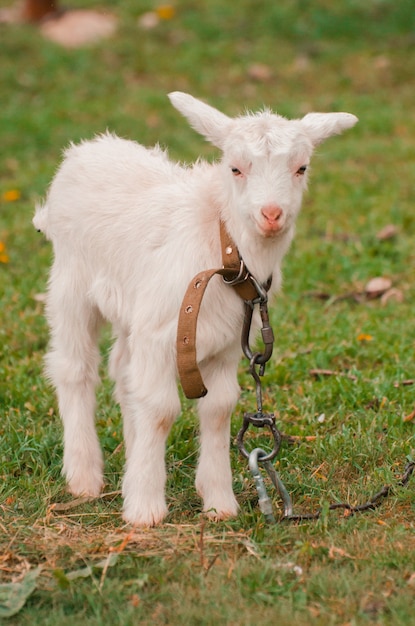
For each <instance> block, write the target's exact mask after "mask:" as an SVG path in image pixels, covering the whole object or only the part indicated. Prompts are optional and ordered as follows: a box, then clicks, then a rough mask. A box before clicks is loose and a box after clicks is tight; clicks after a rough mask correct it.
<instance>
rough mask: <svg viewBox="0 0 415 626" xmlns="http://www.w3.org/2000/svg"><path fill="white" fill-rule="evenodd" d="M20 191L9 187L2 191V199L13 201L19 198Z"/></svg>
mask: <svg viewBox="0 0 415 626" xmlns="http://www.w3.org/2000/svg"><path fill="white" fill-rule="evenodd" d="M20 195H21V194H20V191H19V190H18V189H9V190H8V191H5V192H4V193H3V200H4V201H5V202H15V201H16V200H19V198H20Z"/></svg>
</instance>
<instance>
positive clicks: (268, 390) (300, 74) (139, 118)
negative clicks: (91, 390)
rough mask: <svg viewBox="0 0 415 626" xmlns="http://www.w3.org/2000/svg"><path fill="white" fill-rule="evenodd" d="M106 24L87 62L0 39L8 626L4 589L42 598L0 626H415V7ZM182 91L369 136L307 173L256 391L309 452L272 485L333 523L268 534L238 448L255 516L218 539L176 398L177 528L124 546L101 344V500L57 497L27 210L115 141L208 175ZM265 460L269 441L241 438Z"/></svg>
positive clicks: (27, 39)
mask: <svg viewBox="0 0 415 626" xmlns="http://www.w3.org/2000/svg"><path fill="white" fill-rule="evenodd" d="M7 4H8V2H6V1H5V0H0V7H5V6H7ZM68 4H69V5H70V6H71V7H75V6H82V7H94V6H95V7H97V6H104V4H105V3H104V2H98V1H97V2H95V1H94V0H84V1H83V2H81V1H80V0H71V2H68ZM107 5H108V6H109V7H110V9H111V10H112V11H113V12H114V13H116V15H117V16H118V20H119V27H118V31H117V33H116V35H114V36H113V37H112V38H111V39H110V40H107V41H103V42H100V43H97V44H95V45H93V46H89V47H85V48H80V49H71V50H68V49H64V48H62V47H59V46H58V45H56V44H54V43H52V42H50V41H47V40H46V39H44V38H43V37H42V36H41V35H40V33H39V32H38V30H37V29H36V28H35V27H33V26H29V25H24V24H14V25H2V24H0V38H1V45H0V102H1V107H0V494H1V495H0V621H2V615H4V614H5V612H4V607H3V605H2V603H4V597H5V594H6V592H9V591H10V589H11V590H13V591H16V590H20V591H22V592H23V595H27V596H28V597H27V599H26V601H24V600H25V598H23V599H22V602H21V604H22V607H21V609H20V610H19V611H18V612H17V611H16V614H15V615H14V616H12V617H9V618H4V623H7V624H10V625H13V626H14V625H19V626H26V625H29V624H30V625H33V624H42V625H46V626H47V625H52V624H53V625H55V624H59V625H60V626H70V625H72V624H74V625H81V624H82V626H84V625H88V626H90V625H91V626H92V625H101V624H103V625H107V624H108V625H110V626H116V625H122V626H127V625H130V624H131V625H133V624H134V625H135V624H149V625H150V624H151V625H153V624H156V625H159V624H172V625H176V624H177V625H181V624H189V625H200V626H202V625H213V624H215V625H216V624H226V625H228V624H229V625H234V626H239V625H244V626H245V625H246V626H251V625H254V624H257V623H258V624H274V623H277V624H280V625H281V626H284V625H286V624H287V625H288V624H296V625H298V626H301V625H304V626H305V625H322V626H323V625H324V626H326V625H327V624H333V625H335V624H336V625H337V624H338V625H350V626H352V625H353V626H354V625H360V624H376V625H382V626H383V625H391V626H392V625H393V626H396V625H401V624H402V625H405V626H409V625H411V624H415V611H414V595H415V532H414V530H415V521H414V519H415V498H414V486H415V477H414V476H413V477H412V478H411V479H410V480H409V482H408V484H407V485H406V486H405V487H400V486H398V484H397V481H398V480H399V477H400V476H401V475H402V473H403V471H404V467H405V464H406V462H407V461H408V460H409V461H411V460H412V461H413V460H414V458H415V444H414V427H415V419H414V416H413V411H414V409H415V384H414V380H415V360H414V350H415V322H414V310H415V210H414V206H415V141H414V140H415V116H414V93H415V55H414V44H415V11H414V7H413V2H412V1H411V0H400V1H399V2H396V1H394V0H368V1H367V2H361V1H360V0H359V1H358V0H344V1H343V2H338V3H334V2H329V1H328V0H315V1H314V2H304V1H302V2H298V1H295V0H291V1H288V0H286V1H285V2H284V1H281V2H254V1H253V0H240V2H239V3H238V4H237V5H235V4H234V3H229V2H226V0H199V1H198V2H195V1H193V0H182V1H180V0H177V1H176V2H175V3H174V4H173V5H172V6H173V9H174V11H169V10H168V11H167V12H166V11H164V12H163V11H162V12H161V13H162V15H163V16H164V17H167V18H168V19H161V20H160V22H159V24H158V25H157V26H155V27H154V28H152V29H148V30H145V29H143V28H140V27H139V25H138V24H137V21H138V18H139V17H140V16H141V15H142V14H143V13H145V12H146V11H150V10H153V9H154V8H155V7H156V6H157V4H156V3H153V2H152V1H151V0H134V1H133V0H124V1H123V2H119V3H107ZM173 90H182V91H188V92H190V93H192V94H193V95H195V96H198V97H201V98H204V99H206V100H208V101H209V102H210V103H212V104H213V105H215V106H217V107H218V108H221V109H222V110H223V111H224V112H226V113H228V114H230V115H234V114H237V113H238V112H241V111H243V110H244V109H245V108H248V109H258V108H260V107H262V106H263V105H267V106H270V107H271V108H273V109H274V110H276V111H278V112H279V113H281V114H283V115H287V116H288V117H298V116H302V115H303V114H305V113H306V112H308V111H311V110H317V111H318V110H320V111H330V110H344V111H349V112H351V113H354V114H355V115H357V116H358V117H359V119H360V122H359V124H358V125H357V126H356V127H355V128H354V129H353V130H351V131H348V132H347V133H345V134H344V135H343V136H342V137H339V138H336V139H332V140H330V141H328V142H327V143H325V144H324V145H323V146H322V147H321V148H320V149H319V151H318V153H317V154H316V155H315V157H314V161H313V171H312V177H311V182H310V191H309V192H308V194H307V196H306V198H305V202H304V205H303V210H302V213H301V215H300V218H299V222H298V232H297V236H296V239H295V243H294V245H293V247H292V249H291V251H290V253H289V254H288V256H287V258H286V262H285V266H284V276H285V279H284V291H283V293H282V294H281V295H280V296H279V297H278V299H277V300H276V301H275V302H274V303H273V307H272V316H271V317H272V325H273V328H274V333H275V336H276V346H275V349H274V354H273V357H272V360H271V362H270V364H269V365H268V368H267V372H266V375H265V377H264V403H265V408H266V409H267V410H271V411H275V413H276V415H277V422H278V426H279V428H280V429H281V430H282V431H283V432H284V433H287V434H289V435H296V436H297V437H298V440H297V443H295V444H287V443H286V442H284V443H283V446H282V449H281V453H280V455H279V457H278V460H277V462H276V464H277V468H278V470H279V472H280V473H281V476H282V478H283V480H284V482H285V485H286V487H287V489H288V490H289V492H290V494H291V495H292V498H293V500H294V508H295V512H310V511H315V510H316V509H317V508H321V509H322V515H321V517H320V519H319V520H318V521H311V522H310V521H307V522H302V523H297V524H290V523H287V522H283V523H279V524H276V525H273V526H269V525H266V524H265V522H264V519H263V517H262V514H261V513H260V511H259V508H258V506H257V494H256V490H255V486H254V484H253V480H252V478H251V476H250V474H249V470H248V468H247V464H246V462H245V460H244V459H242V458H241V457H240V456H239V454H238V452H237V449H236V446H233V447H232V468H233V476H234V488H235V493H236V494H237V498H238V501H239V503H240V506H241V511H240V514H239V516H238V517H237V518H236V519H235V520H232V521H229V522H223V523H217V524H214V523H211V522H208V521H206V520H204V519H203V517H202V515H201V502H200V500H199V498H198V497H197V496H196V493H195V490H194V485H193V480H194V470H195V465H196V461H197V447H198V443H197V428H198V427H197V420H196V417H195V413H194V409H193V405H192V403H190V402H184V403H183V414H182V416H181V417H180V419H179V420H178V421H177V423H176V425H175V427H174V428H173V431H172V433H171V436H170V438H169V441H168V449H167V455H166V461H167V467H168V502H169V507H170V514H169V517H168V518H167V523H166V524H164V525H163V526H161V527H159V528H155V529H149V530H142V531H131V528H129V527H127V526H125V525H124V524H123V522H122V519H121V516H120V511H121V498H120V496H119V489H120V484H121V477H122V467H123V458H124V454H123V447H122V445H121V441H122V437H121V434H122V426H121V420H120V414H119V409H118V407H117V406H116V405H115V403H114V401H113V399H112V390H111V384H110V382H109V381H108V379H107V377H106V369H105V355H106V354H107V352H108V347H109V335H108V336H104V337H103V341H102V350H103V355H104V359H103V361H104V363H103V367H102V379H103V384H102V386H101V387H100V389H99V405H98V413H97V424H98V430H99V435H100V439H101V442H102V445H103V448H104V453H105V459H106V481H107V487H106V492H107V493H109V494H110V495H108V496H107V497H104V498H100V499H98V500H95V501H93V502H86V503H79V502H73V501H72V500H71V498H70V496H69V495H68V494H67V493H66V491H65V484H64V480H63V479H62V477H61V476H60V471H61V462H62V428H61V424H60V420H59V415H58V411H57V406H56V401H55V398H54V394H53V391H52V389H51V388H50V387H49V386H48V384H47V382H46V381H45V380H44V378H43V374H42V360H43V356H44V353H45V351H46V347H47V341H48V331H47V327H46V323H45V320H44V317H43V301H42V294H44V292H45V289H46V281H47V272H48V267H49V265H50V260H51V248H50V245H49V244H48V243H47V242H45V240H44V239H43V238H42V236H40V235H39V234H38V233H36V232H35V230H34V229H33V227H32V225H31V218H32V215H33V212H34V206H35V204H36V202H37V201H38V200H40V199H41V198H42V197H43V196H44V194H45V191H46V189H47V185H48V183H49V181H50V180H51V178H52V176H53V173H54V171H55V169H56V166H57V163H58V162H59V159H60V154H61V151H62V149H63V148H64V147H65V146H66V145H67V144H68V143H69V142H70V141H77V140H79V139H81V138H89V137H92V136H93V135H94V134H95V133H97V132H101V131H104V130H105V129H107V128H108V129H110V130H111V131H114V132H116V133H118V134H120V135H121V136H125V137H129V138H131V139H136V140H137V141H140V142H141V143H144V144H147V145H151V144H154V143H155V142H160V143H161V144H162V145H163V146H167V147H168V148H169V150H170V153H171V155H172V157H173V158H176V159H181V160H185V161H191V160H193V159H195V158H197V157H198V156H199V155H202V156H204V157H205V158H207V159H213V158H215V156H216V152H215V150H214V149H213V148H212V147H209V146H208V145H207V144H205V143H204V142H203V140H202V139H201V138H200V137H199V136H197V135H196V134H195V133H194V132H193V131H192V130H191V129H190V128H189V127H188V126H187V125H186V122H185V121H184V120H183V119H182V118H181V116H180V115H179V114H178V113H177V112H176V111H175V110H174V109H173V108H172V107H171V106H170V104H169V102H168V100H167V98H166V93H167V92H169V91H173ZM387 226H392V227H393V229H392V230H391V236H384V235H382V230H383V229H384V228H385V227H387ZM374 277H384V278H389V279H390V280H391V281H392V287H393V291H392V292H389V294H388V297H386V298H385V297H384V298H383V299H381V298H373V299H368V298H366V297H365V296H364V295H362V294H364V290H365V286H366V284H367V283H368V281H369V280H370V279H372V278H374ZM315 369H324V370H328V374H327V375H325V376H315V375H313V374H312V370H315ZM240 383H241V387H242V395H241V400H240V404H239V406H238V407H237V410H236V411H235V414H234V416H233V425H232V431H233V432H232V434H233V436H235V435H236V433H237V431H238V429H239V427H240V425H241V419H242V415H243V413H244V411H252V410H253V409H254V405H255V393H254V389H253V385H252V382H251V380H250V378H249V376H248V375H247V363H246V362H245V361H241V366H240ZM411 415H412V418H411ZM306 437H315V439H314V440H311V441H310V440H308V439H306ZM258 444H259V445H262V446H263V447H266V446H269V441H268V440H267V438H266V437H265V435H262V436H261V435H256V434H253V435H252V437H250V438H248V440H247V445H252V447H255V446H256V445H258ZM385 484H392V485H394V488H393V489H392V490H391V494H390V496H389V497H388V498H387V499H385V501H384V502H383V503H382V505H381V506H380V507H379V508H377V509H376V510H374V511H369V512H365V513H362V514H360V515H356V516H344V515H343V512H342V511H340V512H330V513H329V512H328V510H327V509H328V505H329V504H330V503H333V502H340V501H348V502H350V504H352V505H356V504H359V503H362V502H365V501H366V500H367V499H368V498H370V497H371V496H372V495H373V494H374V493H376V492H377V491H378V490H379V489H380V488H381V487H382V486H383V485H385ZM268 489H269V493H270V494H271V495H272V497H273V503H274V507H275V513H276V515H277V516H279V515H280V513H281V503H280V501H279V498H278V497H277V496H276V494H275V493H274V492H273V491H272V489H271V487H270V486H269V487H268ZM37 568H39V569H37ZM28 571H30V572H32V574H31V575H32V576H33V585H32V587H33V592H32V593H31V595H30V596H29V583H30V580H29V578H28V577H27V572H28ZM29 577H30V575H29ZM6 583H12V586H11V587H10V588H8V589H7V588H5V587H4V586H1V585H4V584H6ZM13 583H14V585H13ZM19 584H21V586H20V587H18V585H19ZM25 585H26V587H25ZM25 592H26V593H25ZM8 597H9V596H8ZM2 607H3V608H2ZM2 611H3V613H2Z"/></svg>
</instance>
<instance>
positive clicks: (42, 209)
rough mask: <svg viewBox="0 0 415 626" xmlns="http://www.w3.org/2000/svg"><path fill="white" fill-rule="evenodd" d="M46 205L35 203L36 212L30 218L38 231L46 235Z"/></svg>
mask: <svg viewBox="0 0 415 626" xmlns="http://www.w3.org/2000/svg"><path fill="white" fill-rule="evenodd" d="M48 213H49V211H48V205H47V204H44V205H41V204H37V205H36V213H35V216H34V218H33V220H32V223H33V226H34V227H35V228H36V230H37V231H38V232H39V233H43V234H44V235H45V236H46V237H48Z"/></svg>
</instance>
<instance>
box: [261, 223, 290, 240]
mask: <svg viewBox="0 0 415 626" xmlns="http://www.w3.org/2000/svg"><path fill="white" fill-rule="evenodd" d="M254 222H255V226H256V229H257V231H258V233H259V234H260V235H262V237H265V238H266V239H268V238H272V237H277V236H278V235H280V234H281V233H282V232H283V231H284V222H283V221H282V220H276V221H272V222H270V221H269V220H266V219H255V220H254Z"/></svg>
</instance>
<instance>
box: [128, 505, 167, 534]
mask: <svg viewBox="0 0 415 626" xmlns="http://www.w3.org/2000/svg"><path fill="white" fill-rule="evenodd" d="M167 512H168V511H167V506H166V505H165V504H163V505H159V506H158V507H154V508H152V509H150V510H147V511H143V510H139V509H138V507H134V506H128V505H126V504H124V510H123V515H122V517H123V520H124V521H125V522H127V524H131V525H132V526H136V527H140V528H149V527H151V526H157V525H158V524H160V523H161V522H162V521H163V519H164V518H165V517H166V515H167Z"/></svg>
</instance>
